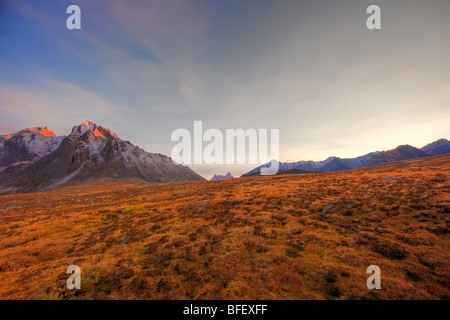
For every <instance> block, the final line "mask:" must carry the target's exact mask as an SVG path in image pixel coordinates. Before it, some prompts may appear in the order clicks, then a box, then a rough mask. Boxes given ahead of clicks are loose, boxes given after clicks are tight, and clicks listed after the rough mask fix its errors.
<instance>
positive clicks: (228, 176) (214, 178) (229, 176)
mask: <svg viewBox="0 0 450 320" xmlns="http://www.w3.org/2000/svg"><path fill="white" fill-rule="evenodd" d="M232 178H233V176H232V175H231V173H229V172H228V173H227V174H226V175H224V176H222V175H220V174H218V175H214V176H213V177H212V178H211V180H210V181H217V180H225V179H232Z"/></svg>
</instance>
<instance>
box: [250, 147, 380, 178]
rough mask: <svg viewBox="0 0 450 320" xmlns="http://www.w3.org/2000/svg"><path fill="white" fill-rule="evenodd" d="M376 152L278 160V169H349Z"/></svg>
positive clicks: (311, 170)
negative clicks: (361, 154) (345, 156)
mask: <svg viewBox="0 0 450 320" xmlns="http://www.w3.org/2000/svg"><path fill="white" fill-rule="evenodd" d="M376 154H377V152H371V153H368V154H366V155H363V156H360V157H356V158H349V159H341V158H338V157H329V158H327V159H325V160H323V161H317V162H316V161H297V162H280V167H279V171H280V172H282V173H288V172H291V173H294V172H295V173H301V172H303V173H306V172H336V171H343V170H349V169H356V168H360V167H362V166H363V165H364V164H365V163H367V161H369V160H370V159H371V158H372V157H374V156H375V155H376ZM262 167H263V168H264V167H268V164H267V163H266V164H263V165H261V166H259V167H256V168H255V169H253V170H250V171H249V172H247V173H245V174H243V175H242V176H254V175H259V173H260V171H261V168H262Z"/></svg>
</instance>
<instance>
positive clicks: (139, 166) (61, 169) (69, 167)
mask: <svg viewBox="0 0 450 320" xmlns="http://www.w3.org/2000/svg"><path fill="white" fill-rule="evenodd" d="M30 132H31V133H32V134H34V138H31V137H30ZM45 134H47V135H45ZM9 136H10V137H9ZM16 136H17V137H18V138H17V139H15V137H16ZM22 136H23V137H22ZM8 137H9V138H8ZM45 137H51V138H52V139H53V140H50V139H49V138H45ZM7 138H8V139H7ZM13 139H14V140H13ZM58 142H59V143H58ZM0 144H2V145H3V147H2V149H0V154H1V156H0V159H4V160H3V162H2V163H3V164H5V165H6V168H3V170H2V171H1V172H0V193H15V192H32V191H42V190H47V189H51V188H55V187H58V186H61V185H65V184H68V183H76V182H82V181H88V180H93V181H94V180H102V179H103V180H125V179H134V180H140V181H144V182H149V183H154V182H179V181H202V180H205V179H204V178H203V177H201V176H199V175H198V174H196V173H195V172H194V171H192V170H191V169H190V168H188V167H186V166H183V165H181V164H177V163H175V162H173V161H172V159H171V158H169V157H167V156H165V155H162V154H156V153H149V152H146V151H145V150H143V149H141V148H139V147H138V146H135V145H133V144H132V143H131V142H129V141H123V140H122V139H120V138H119V137H118V136H117V135H116V134H115V133H114V132H112V131H111V130H109V129H108V128H106V127H103V126H98V125H97V124H95V123H93V122H91V121H85V122H83V123H82V124H81V125H78V126H74V127H73V128H72V132H71V133H70V135H68V136H65V137H55V135H54V134H53V133H52V132H51V131H48V132H47V131H45V130H41V131H39V130H38V129H36V128H34V129H25V130H22V131H20V132H19V133H17V134H14V135H8V136H6V137H5V138H3V140H1V142H0ZM15 160H17V161H15ZM14 161H15V162H14Z"/></svg>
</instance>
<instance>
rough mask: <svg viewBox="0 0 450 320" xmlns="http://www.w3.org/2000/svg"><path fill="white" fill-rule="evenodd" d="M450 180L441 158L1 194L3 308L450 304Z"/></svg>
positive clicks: (448, 159)
mask: <svg viewBox="0 0 450 320" xmlns="http://www.w3.org/2000/svg"><path fill="white" fill-rule="evenodd" d="M449 178H450V156H441V157H432V158H424V159H419V160H412V161H405V162H398V163H392V164H388V165H382V166H376V167H371V168H366V169H360V170H354V171H347V172H338V173H323V174H310V175H302V176H300V175H298V176H297V175H283V176H269V177H246V178H237V179H231V180H223V181H214V182H209V181H207V182H192V183H178V184H161V185H138V184H125V183H121V184H119V183H114V182H104V183H103V182H98V181H97V182H92V183H90V184H83V185H76V186H71V187H65V188H61V189H58V190H55V191H50V192H45V193H30V194H18V195H6V196H1V197H0V283H1V286H0V299H73V298H77V299H449V297H450V250H449V249H450V248H449V245H450V241H449V227H450V225H449V224H450V218H449V213H450V179H449ZM69 265H78V266H79V267H80V268H81V286H82V289H81V290H68V289H67V287H66V279H67V278H68V276H69V275H68V274H66V269H67V267H68V266H69ZM369 265H378V266H379V267H380V268H381V287H382V288H381V290H369V289H367V287H366V280H367V277H368V276H369V274H367V273H366V269H367V267H368V266H369Z"/></svg>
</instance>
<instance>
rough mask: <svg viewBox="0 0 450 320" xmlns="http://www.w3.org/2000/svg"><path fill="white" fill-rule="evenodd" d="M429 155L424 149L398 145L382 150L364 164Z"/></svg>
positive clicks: (371, 164) (370, 164)
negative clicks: (391, 148)
mask: <svg viewBox="0 0 450 320" xmlns="http://www.w3.org/2000/svg"><path fill="white" fill-rule="evenodd" d="M427 156H429V155H428V154H427V153H426V152H425V151H422V150H420V149H418V148H415V147H413V146H410V145H403V146H398V147H397V148H395V149H393V150H388V151H382V152H379V153H377V154H376V155H375V156H373V157H372V159H370V160H369V161H367V163H366V164H365V165H364V166H373V165H376V164H382V163H387V162H394V161H401V160H409V159H415V158H422V157H427Z"/></svg>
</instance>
